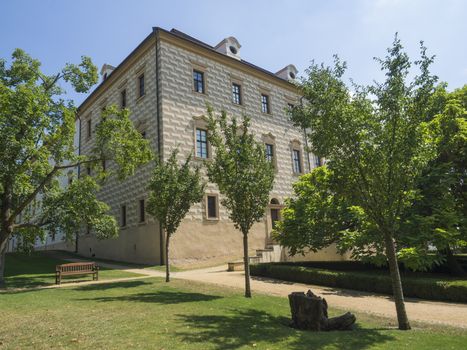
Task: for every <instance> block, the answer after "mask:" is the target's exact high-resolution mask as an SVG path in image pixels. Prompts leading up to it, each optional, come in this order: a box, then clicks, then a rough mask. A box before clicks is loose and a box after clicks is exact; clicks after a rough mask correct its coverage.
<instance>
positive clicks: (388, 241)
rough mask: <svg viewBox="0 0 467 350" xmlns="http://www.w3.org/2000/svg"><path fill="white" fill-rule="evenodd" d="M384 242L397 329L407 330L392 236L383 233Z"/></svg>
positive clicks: (402, 294)
mask: <svg viewBox="0 0 467 350" xmlns="http://www.w3.org/2000/svg"><path fill="white" fill-rule="evenodd" d="M384 241H385V245H386V257H387V259H388V263H389V272H390V274H391V282H392V292H393V295H394V302H395V304H396V312H397V322H398V324H399V329H401V330H409V329H410V323H409V319H408V317H407V311H406V310H405V303H404V293H403V291H402V282H401V276H400V273H399V265H398V263H397V256H396V248H395V246H394V239H393V236H392V235H391V234H390V233H385V234H384Z"/></svg>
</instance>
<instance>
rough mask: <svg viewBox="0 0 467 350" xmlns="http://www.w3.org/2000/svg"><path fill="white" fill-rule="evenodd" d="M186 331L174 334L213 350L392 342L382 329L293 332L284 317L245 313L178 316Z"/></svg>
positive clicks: (354, 346) (363, 345)
mask: <svg viewBox="0 0 467 350" xmlns="http://www.w3.org/2000/svg"><path fill="white" fill-rule="evenodd" d="M178 317H180V318H181V321H182V323H183V324H184V325H186V326H188V327H187V331H181V332H176V336H179V337H181V338H182V340H183V341H184V342H189V343H199V344H200V348H202V347H203V344H206V343H208V344H211V345H214V347H215V349H219V350H220V349H222V350H225V349H226V350H230V349H237V348H240V347H243V346H255V345H253V344H257V345H258V346H261V348H262V347H266V348H267V347H268V345H269V346H272V345H274V344H276V346H277V343H280V342H284V343H283V348H284V349H296V350H298V349H314V350H316V349H324V348H328V347H331V346H332V347H333V348H336V349H349V350H350V349H352V350H355V349H367V348H369V347H371V346H374V345H376V344H381V343H385V342H388V341H391V340H394V339H395V338H394V337H393V336H391V335H387V334H384V333H383V332H382V330H381V329H368V328H366V329H361V328H359V327H358V326H356V328H355V330H353V331H334V332H309V331H300V330H296V329H293V328H291V327H290V326H289V324H290V320H289V319H288V318H286V317H281V316H274V315H271V314H269V313H267V312H264V311H260V310H255V309H248V310H235V309H232V310H231V313H230V312H229V313H227V314H225V315H178Z"/></svg>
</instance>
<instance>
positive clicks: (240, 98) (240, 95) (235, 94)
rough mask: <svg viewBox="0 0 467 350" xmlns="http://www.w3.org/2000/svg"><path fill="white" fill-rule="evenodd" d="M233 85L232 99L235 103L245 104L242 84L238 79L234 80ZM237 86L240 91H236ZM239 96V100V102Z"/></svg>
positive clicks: (238, 104)
mask: <svg viewBox="0 0 467 350" xmlns="http://www.w3.org/2000/svg"><path fill="white" fill-rule="evenodd" d="M230 86H231V101H232V103H233V104H234V105H237V106H242V105H243V91H242V90H243V88H242V84H240V83H239V82H238V81H232V83H231V84H230ZM235 87H238V92H236V91H235ZM237 97H238V102H237Z"/></svg>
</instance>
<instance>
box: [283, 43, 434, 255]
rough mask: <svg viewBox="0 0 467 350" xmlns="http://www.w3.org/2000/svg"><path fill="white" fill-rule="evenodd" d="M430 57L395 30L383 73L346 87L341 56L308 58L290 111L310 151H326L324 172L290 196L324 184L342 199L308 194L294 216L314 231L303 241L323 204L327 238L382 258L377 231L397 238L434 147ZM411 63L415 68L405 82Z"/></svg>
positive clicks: (321, 153) (383, 245)
mask: <svg viewBox="0 0 467 350" xmlns="http://www.w3.org/2000/svg"><path fill="white" fill-rule="evenodd" d="M432 60H433V59H432V57H428V56H427V55H426V49H425V47H424V46H423V45H422V46H421V58H420V60H418V61H415V62H411V61H410V60H409V57H408V56H407V54H406V53H405V52H404V51H403V48H402V45H401V43H400V41H399V39H397V37H396V39H395V41H394V44H393V46H392V47H391V48H390V49H388V56H387V57H386V58H385V59H379V60H378V62H379V63H380V64H381V69H382V70H384V71H385V72H386V80H385V81H384V82H383V83H375V84H374V85H372V86H357V85H355V84H354V85H353V86H352V90H353V92H352V93H351V90H350V89H349V87H347V85H346V84H345V83H344V82H343V79H342V77H343V74H344V72H345V68H346V65H345V63H342V62H341V61H340V60H339V59H338V58H337V57H336V58H335V64H334V67H332V68H331V67H325V66H324V65H317V64H315V63H312V65H311V66H310V68H309V69H308V71H307V73H308V76H307V78H306V79H305V80H304V81H303V82H302V84H301V88H302V92H303V94H304V97H305V99H306V103H305V104H304V106H302V107H298V108H294V110H293V112H292V115H291V119H292V121H293V122H294V124H295V125H297V126H300V127H302V128H307V131H308V133H307V135H308V138H309V139H310V143H311V145H312V150H313V152H314V153H316V154H318V155H319V156H322V157H326V158H327V164H326V165H327V167H328V170H327V171H328V174H329V176H330V177H331V178H330V179H328V180H327V181H328V183H323V187H322V188H319V187H310V191H309V193H304V192H300V191H298V190H297V189H296V188H295V196H296V197H297V199H296V200H294V201H291V204H292V205H296V203H297V202H302V203H306V202H307V200H308V199H309V198H310V197H311V198H313V196H319V195H320V193H322V192H323V191H327V194H328V196H329V199H330V200H331V202H332V203H342V204H343V205H342V206H341V207H339V208H336V207H335V205H334V208H328V203H329V201H324V202H323V204H322V205H321V204H320V201H314V200H313V199H311V204H309V205H310V206H311V205H314V206H315V208H314V210H313V211H312V210H309V211H307V212H306V213H305V215H308V216H307V217H305V218H302V219H301V220H302V221H303V222H305V223H306V225H309V226H312V225H314V228H313V227H311V228H308V229H309V230H307V228H303V227H302V230H304V232H311V233H313V236H314V237H316V238H312V239H310V240H309V243H312V244H314V243H315V242H316V239H318V241H319V238H318V235H319V234H318V231H319V227H318V226H319V225H317V224H316V222H319V223H320V224H324V223H325V221H324V220H323V218H319V217H317V215H319V210H327V211H328V212H329V214H328V216H326V219H327V218H328V217H329V215H334V218H333V220H334V221H336V222H338V223H339V224H336V225H334V226H326V234H325V237H332V240H329V241H327V243H332V242H336V243H338V245H339V248H340V249H342V250H351V251H352V254H353V255H354V257H356V258H359V259H365V258H370V259H372V260H374V261H376V262H378V261H379V262H383V261H385V260H386V248H387V247H386V243H385V240H384V237H385V235H386V236H388V235H389V236H390V237H393V238H395V239H396V240H398V239H400V237H398V233H399V232H400V225H401V220H400V217H401V215H402V213H403V212H404V210H405V209H407V208H409V207H410V206H411V205H412V204H413V202H414V200H415V198H416V195H417V181H418V179H419V178H420V175H421V174H422V171H423V170H424V169H425V168H426V166H427V164H428V162H429V161H430V160H431V159H433V157H434V155H435V152H434V147H433V144H432V142H431V139H430V137H429V135H428V127H427V124H426V123H425V121H426V120H427V119H428V114H429V113H430V112H432V110H433V109H435V108H434V107H433V106H432V104H429V103H428V102H429V101H431V100H430V98H431V96H432V95H433V93H434V91H435V89H434V83H435V81H436V77H435V76H432V75H430V73H429V70H428V68H429V65H430V64H431V62H432ZM413 64H415V65H416V66H418V67H419V68H420V74H419V75H418V76H416V77H415V78H414V79H413V81H412V82H408V81H407V76H408V74H409V72H410V68H411V66H412V65H413ZM311 176H313V175H311ZM307 180H308V178H307V177H305V178H304V179H303V180H302V181H307ZM333 197H335V198H333ZM344 200H345V202H344ZM345 206H347V208H345ZM288 210H289V209H286V210H285V211H284V213H286V214H287V211H288ZM316 210H318V213H316ZM331 212H332V214H331ZM349 217H350V219H349ZM286 219H288V217H287V216H286ZM291 219H293V220H295V219H294V218H293V217H292V218H291ZM284 225H286V223H285V224H284ZM331 229H332V231H333V232H331ZM291 232H292V233H291ZM291 234H294V233H293V230H287V227H286V226H284V230H283V232H282V234H281V235H280V236H282V237H286V236H288V235H291ZM281 241H283V242H285V238H283V239H281ZM318 246H319V247H322V245H318Z"/></svg>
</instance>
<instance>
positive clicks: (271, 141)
mask: <svg viewBox="0 0 467 350" xmlns="http://www.w3.org/2000/svg"><path fill="white" fill-rule="evenodd" d="M262 140H263V143H264V147H265V152H267V145H271V146H272V152H273V153H272V166H273V167H274V171H275V172H277V171H278V165H277V146H276V138H275V136H274V135H272V134H271V133H268V134H263V136H262ZM266 157H267V154H266Z"/></svg>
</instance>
